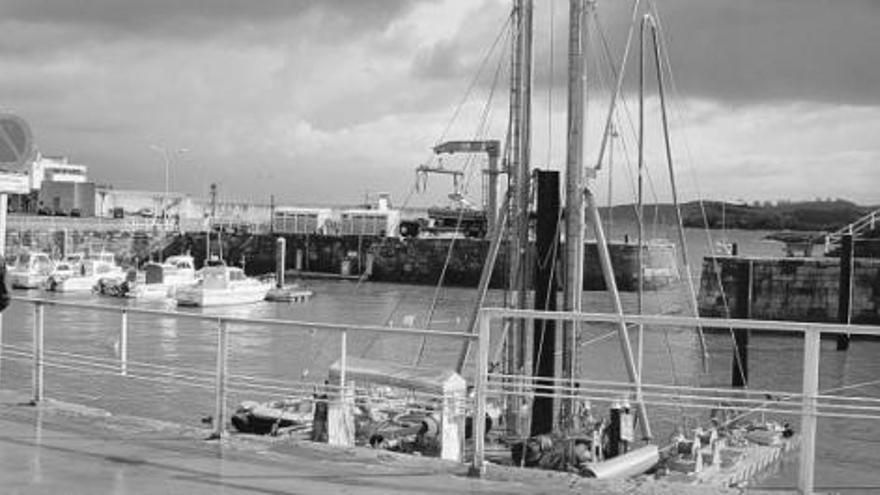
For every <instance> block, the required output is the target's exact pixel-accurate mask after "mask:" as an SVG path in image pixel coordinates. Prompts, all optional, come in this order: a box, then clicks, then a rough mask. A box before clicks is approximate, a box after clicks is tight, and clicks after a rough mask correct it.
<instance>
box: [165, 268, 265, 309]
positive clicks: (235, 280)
mask: <svg viewBox="0 0 880 495" xmlns="http://www.w3.org/2000/svg"><path fill="white" fill-rule="evenodd" d="M271 288H272V284H271V283H268V282H263V281H260V280H257V279H255V278H250V277H247V276H246V275H245V274H244V270H242V269H241V268H238V267H234V266H226V265H225V264H218V265H213V266H206V267H204V268H202V269H201V270H199V280H198V281H197V282H196V283H194V284H192V285H188V286H182V287H179V288H178V289H177V291H176V293H175V295H174V299H175V300H176V301H177V305H178V306H200V307H205V306H226V305H234V304H251V303H255V302H259V301H262V300H264V299H266V294H268V293H269V289H271Z"/></svg>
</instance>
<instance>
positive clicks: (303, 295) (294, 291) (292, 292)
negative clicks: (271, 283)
mask: <svg viewBox="0 0 880 495" xmlns="http://www.w3.org/2000/svg"><path fill="white" fill-rule="evenodd" d="M313 295H315V293H314V292H313V291H310V290H306V289H300V288H298V287H281V288H278V287H272V288H271V289H269V293H267V294H266V300H267V301H272V302H294V303H304V302H308V301H309V300H310V299H311V298H312V296H313Z"/></svg>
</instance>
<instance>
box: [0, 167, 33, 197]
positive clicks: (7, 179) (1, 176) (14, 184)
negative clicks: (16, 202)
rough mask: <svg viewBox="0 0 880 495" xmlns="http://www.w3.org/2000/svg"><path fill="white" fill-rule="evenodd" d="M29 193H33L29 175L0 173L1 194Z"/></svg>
mask: <svg viewBox="0 0 880 495" xmlns="http://www.w3.org/2000/svg"><path fill="white" fill-rule="evenodd" d="M29 192H31V185H30V180H29V178H28V175H27V174H7V173H4V172H0V193H2V194H28V193H29Z"/></svg>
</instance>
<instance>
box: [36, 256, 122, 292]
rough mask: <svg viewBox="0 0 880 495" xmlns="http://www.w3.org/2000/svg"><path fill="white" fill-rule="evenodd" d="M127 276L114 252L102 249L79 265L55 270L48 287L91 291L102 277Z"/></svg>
mask: <svg viewBox="0 0 880 495" xmlns="http://www.w3.org/2000/svg"><path fill="white" fill-rule="evenodd" d="M111 278H112V279H118V280H122V279H124V278H125V272H124V271H123V270H122V268H121V267H120V266H119V265H117V264H116V261H115V259H114V256H113V253H110V252H106V251H102V252H100V253H96V254H93V255H90V256H88V257H87V258H86V259H85V260H83V261H82V263H79V265H78V266H77V267H75V266H69V267H65V271H64V272H61V271H59V270H57V269H56V270H55V272H53V273H52V275H50V276H49V279H48V281H47V282H46V288H47V289H48V290H50V291H55V292H85V291H91V290H92V289H93V288H94V287H95V285H97V284H98V281H100V280H101V279H111Z"/></svg>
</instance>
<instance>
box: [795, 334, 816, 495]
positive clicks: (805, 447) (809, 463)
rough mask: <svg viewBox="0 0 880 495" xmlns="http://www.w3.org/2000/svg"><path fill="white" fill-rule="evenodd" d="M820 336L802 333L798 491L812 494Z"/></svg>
mask: <svg viewBox="0 0 880 495" xmlns="http://www.w3.org/2000/svg"><path fill="white" fill-rule="evenodd" d="M820 343H821V334H820V333H819V332H818V331H815V330H809V331H807V332H805V333H804V385H803V387H804V388H803V402H802V405H801V435H803V441H802V443H801V465H800V472H799V473H798V490H799V491H800V492H801V493H802V494H807V495H810V494H812V493H813V488H814V486H813V482H814V470H815V466H816V395H818V393H819V354H820Z"/></svg>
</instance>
